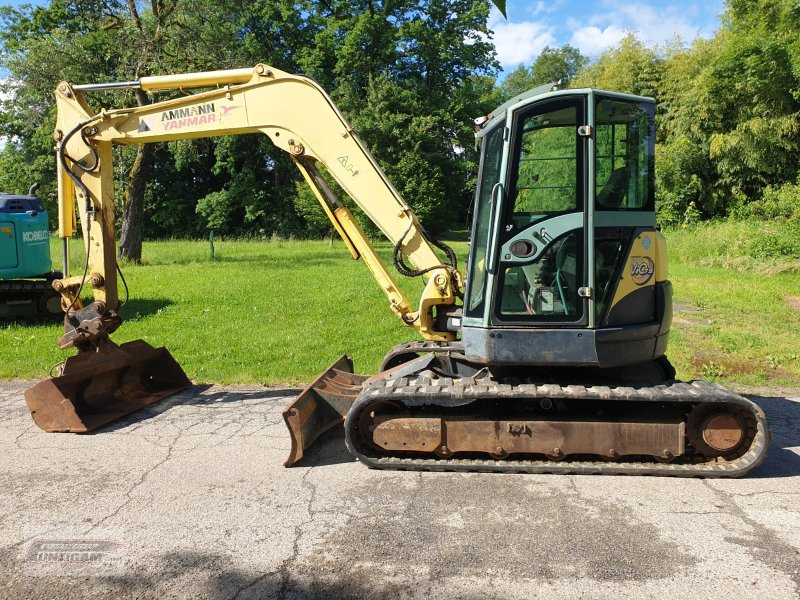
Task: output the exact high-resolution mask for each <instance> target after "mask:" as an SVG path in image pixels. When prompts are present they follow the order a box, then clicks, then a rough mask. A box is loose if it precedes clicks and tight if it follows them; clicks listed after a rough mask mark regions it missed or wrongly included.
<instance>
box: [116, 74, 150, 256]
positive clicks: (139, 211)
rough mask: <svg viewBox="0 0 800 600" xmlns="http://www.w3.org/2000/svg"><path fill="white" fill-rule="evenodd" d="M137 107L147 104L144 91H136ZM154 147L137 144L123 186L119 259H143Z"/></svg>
mask: <svg viewBox="0 0 800 600" xmlns="http://www.w3.org/2000/svg"><path fill="white" fill-rule="evenodd" d="M136 101H137V104H138V105H139V106H144V105H146V104H149V103H148V101H147V96H145V94H144V92H141V91H140V90H137V93H136ZM154 154H155V147H154V146H153V145H152V144H139V148H138V149H137V151H136V159H135V160H134V161H133V166H132V167H131V170H130V172H129V173H128V181H127V185H126V186H125V201H124V204H123V209H122V231H121V233H120V237H119V252H118V255H119V258H121V259H124V260H129V261H131V262H135V263H139V262H141V261H142V237H143V236H144V190H145V184H146V182H147V178H148V177H149V176H150V168H151V166H152V164H153V157H154Z"/></svg>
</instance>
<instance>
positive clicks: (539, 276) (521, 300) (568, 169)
mask: <svg viewBox="0 0 800 600" xmlns="http://www.w3.org/2000/svg"><path fill="white" fill-rule="evenodd" d="M590 133H591V128H590V127H588V126H587V115H586V99H585V96H583V95H562V96H556V97H551V98H549V99H546V100H542V101H540V102H536V103H534V104H532V105H530V106H527V107H524V108H522V109H520V110H518V111H517V113H516V114H515V115H514V116H513V118H512V126H511V139H510V148H509V163H508V164H509V168H508V173H507V179H506V193H505V195H504V200H503V209H502V211H501V215H502V218H501V220H500V222H499V223H497V225H496V226H497V227H498V229H497V236H496V238H495V239H496V240H497V244H496V246H495V249H494V250H495V252H496V254H495V260H494V261H493V262H495V265H492V267H495V268H493V269H490V270H492V271H493V272H494V273H495V274H496V276H495V280H494V285H495V287H494V294H493V299H494V302H493V310H492V315H491V320H492V323H493V324H495V325H515V324H517V325H519V324H524V325H525V326H531V325H535V324H537V323H541V324H542V325H543V326H547V327H552V326H556V327H558V326H564V327H576V326H577V327H579V326H586V325H588V324H589V320H590V319H589V316H590V307H589V299H590V296H591V292H590V289H591V288H590V287H589V285H588V280H587V278H588V275H587V274H588V272H589V269H588V262H589V260H588V252H587V249H588V248H590V247H592V244H593V239H592V237H593V236H592V228H590V227H588V226H587V216H588V215H587V212H588V211H587V206H588V198H587V181H588V172H587V157H588V150H587V148H588V140H589V139H590Z"/></svg>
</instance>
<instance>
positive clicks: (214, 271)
mask: <svg viewBox="0 0 800 600" xmlns="http://www.w3.org/2000/svg"><path fill="white" fill-rule="evenodd" d="M715 227H716V228H717V229H715ZM720 227H721V226H720V225H719V224H710V225H703V226H698V227H696V228H694V229H692V230H678V231H672V232H668V234H667V236H668V238H669V240H670V243H671V279H672V281H673V283H674V286H675V292H676V294H675V321H674V325H673V330H672V331H673V333H672V336H671V339H670V346H669V352H668V355H669V356H670V359H671V360H672V361H673V363H674V364H675V365H676V367H677V369H678V375H679V377H681V378H685V379H695V378H705V379H711V380H715V381H719V382H722V383H726V384H731V383H739V384H742V385H766V386H770V385H775V386H796V385H797V384H798V383H800V361H798V357H799V356H800V343H799V342H800V285H798V279H799V277H798V272H799V271H798V268H797V262H798V261H797V260H796V257H794V258H793V257H792V255H791V249H790V254H789V255H787V256H778V257H777V258H775V257H769V256H767V257H762V258H761V259H758V260H756V261H755V262H754V261H752V260H751V261H750V262H746V261H744V262H743V260H744V259H743V258H742V257H741V256H739V254H737V252H738V253H740V254H741V253H742V252H744V250H741V249H739V250H736V249H733V250H732V252H733V254H734V255H735V256H733V255H732V256H727V255H725V253H724V252H718V253H717V254H715V253H714V252H713V251H711V250H710V249H709V248H708V247H707V245H708V244H709V240H711V242H713V241H714V239H715V236H716V237H717V241H718V243H717V244H716V246H715V247H716V248H718V249H722V250H726V249H727V250H726V251H728V250H730V246H731V244H730V243H726V240H721V241H720V240H719V239H718V238H719V236H734V235H738V234H740V233H742V232H739V231H738V230H732V231H729V230H725V231H721V230H720V229H719V228H720ZM78 246H79V244H78V243H75V244H73V247H74V248H75V249H76V251H77V250H78V248H77V247H78ZM215 246H216V258H215V260H213V261H212V260H209V248H208V242H189V241H165V242H147V243H145V247H144V256H143V264H142V265H138V266H134V265H127V266H123V270H124V273H125V276H126V278H127V280H128V283H129V286H130V288H131V300H130V302H129V303H128V305H127V306H125V307H124V308H123V310H122V316H123V318H124V319H125V323H124V324H123V326H122V327H121V328H120V330H119V331H118V332H117V333H115V334H114V336H113V338H114V340H115V341H117V342H118V343H120V342H124V341H128V340H133V339H138V338H142V339H144V340H146V341H147V342H149V343H150V344H152V345H153V346H161V345H163V346H166V347H167V348H168V349H169V350H170V352H172V354H173V356H174V357H175V358H176V360H177V361H178V362H179V363H180V364H181V365H182V366H183V368H184V369H185V370H186V373H187V374H188V375H189V377H190V378H191V379H192V380H194V381H197V382H214V383H264V384H277V383H282V384H300V383H305V382H308V381H309V380H310V379H312V378H313V377H314V376H316V375H317V374H319V372H320V371H322V370H323V369H324V368H325V367H327V366H328V365H329V364H330V363H331V362H333V360H334V359H336V358H337V357H338V356H339V355H341V354H343V353H349V354H352V355H353V357H354V360H355V364H356V369H357V370H358V371H360V372H364V373H370V372H374V371H376V370H377V368H378V366H379V365H380V361H381V359H382V358H383V355H384V354H385V352H386V351H387V350H388V349H389V348H390V347H391V346H393V345H394V344H398V343H401V342H406V341H410V340H413V339H417V338H416V334H415V333H414V331H413V330H411V329H408V328H405V327H404V326H403V325H402V324H401V323H400V321H399V319H397V318H396V317H395V316H394V315H393V314H392V313H391V311H390V310H389V308H388V301H387V300H386V298H385V296H384V295H383V294H382V292H381V291H380V290H379V289H378V286H377V285H376V284H375V282H374V280H373V279H372V277H371V276H370V274H369V272H368V271H367V269H366V267H365V266H364V265H363V264H359V263H355V262H354V261H353V260H352V259H351V258H350V256H349V254H348V253H347V251H346V250H345V248H344V246H343V244H342V243H341V242H334V243H333V244H332V245H331V244H330V243H329V242H326V241H319V242H317V241H312V242H296V241H269V242H256V241H249V242H244V241H222V242H220V241H217V242H216V243H215ZM454 246H455V248H456V251H457V252H458V253H459V255H461V256H463V255H464V254H465V253H466V243H464V242H455V243H454ZM378 248H379V251H380V253H381V254H382V256H383V258H384V259H385V260H386V261H387V262H388V263H389V264H391V261H390V254H391V247H390V246H389V245H388V244H382V245H379V246H378ZM59 255H60V254H59V252H58V251H57V249H55V248H54V253H53V256H59ZM798 256H800V253H799V254H798ZM74 264H75V265H77V266H76V267H74V269H75V270H77V269H79V268H80V266H82V264H83V263H82V262H81V260H80V258H79V256H76V261H75V263H74ZM398 280H399V283H400V284H401V285H402V286H403V287H404V289H405V291H406V293H407V294H408V295H409V298H410V300H411V302H412V303H413V304H416V303H417V302H418V300H419V294H420V292H421V289H422V287H421V280H420V279H406V278H403V277H401V276H399V275H398ZM60 333H61V327H60V326H59V325H15V324H12V325H3V326H0V378H18V377H22V378H41V377H44V376H46V375H47V373H48V371H49V370H50V368H51V367H52V366H53V365H55V364H57V363H59V362H60V361H62V360H64V358H65V357H66V356H68V354H67V352H63V351H60V350H58V348H57V346H56V338H57V337H58V335H60Z"/></svg>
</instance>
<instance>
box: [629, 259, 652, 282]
mask: <svg viewBox="0 0 800 600" xmlns="http://www.w3.org/2000/svg"><path fill="white" fill-rule="evenodd" d="M653 273H655V263H654V262H653V259H652V258H650V257H649V256H631V278H633V283H635V284H636V285H644V284H645V283H647V282H648V281H650V279H651V278H652V277H653Z"/></svg>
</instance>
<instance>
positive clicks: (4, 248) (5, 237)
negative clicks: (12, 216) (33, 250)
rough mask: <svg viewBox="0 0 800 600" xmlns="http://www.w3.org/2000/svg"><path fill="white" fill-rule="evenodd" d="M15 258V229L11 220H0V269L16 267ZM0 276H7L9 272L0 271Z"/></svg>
mask: <svg viewBox="0 0 800 600" xmlns="http://www.w3.org/2000/svg"><path fill="white" fill-rule="evenodd" d="M18 262H19V261H18V258H17V229H16V227H14V223H12V222H11V221H0V269H4V270H5V269H16V268H17V264H18ZM0 277H4V278H5V277H9V274H8V273H6V272H3V271H0Z"/></svg>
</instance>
